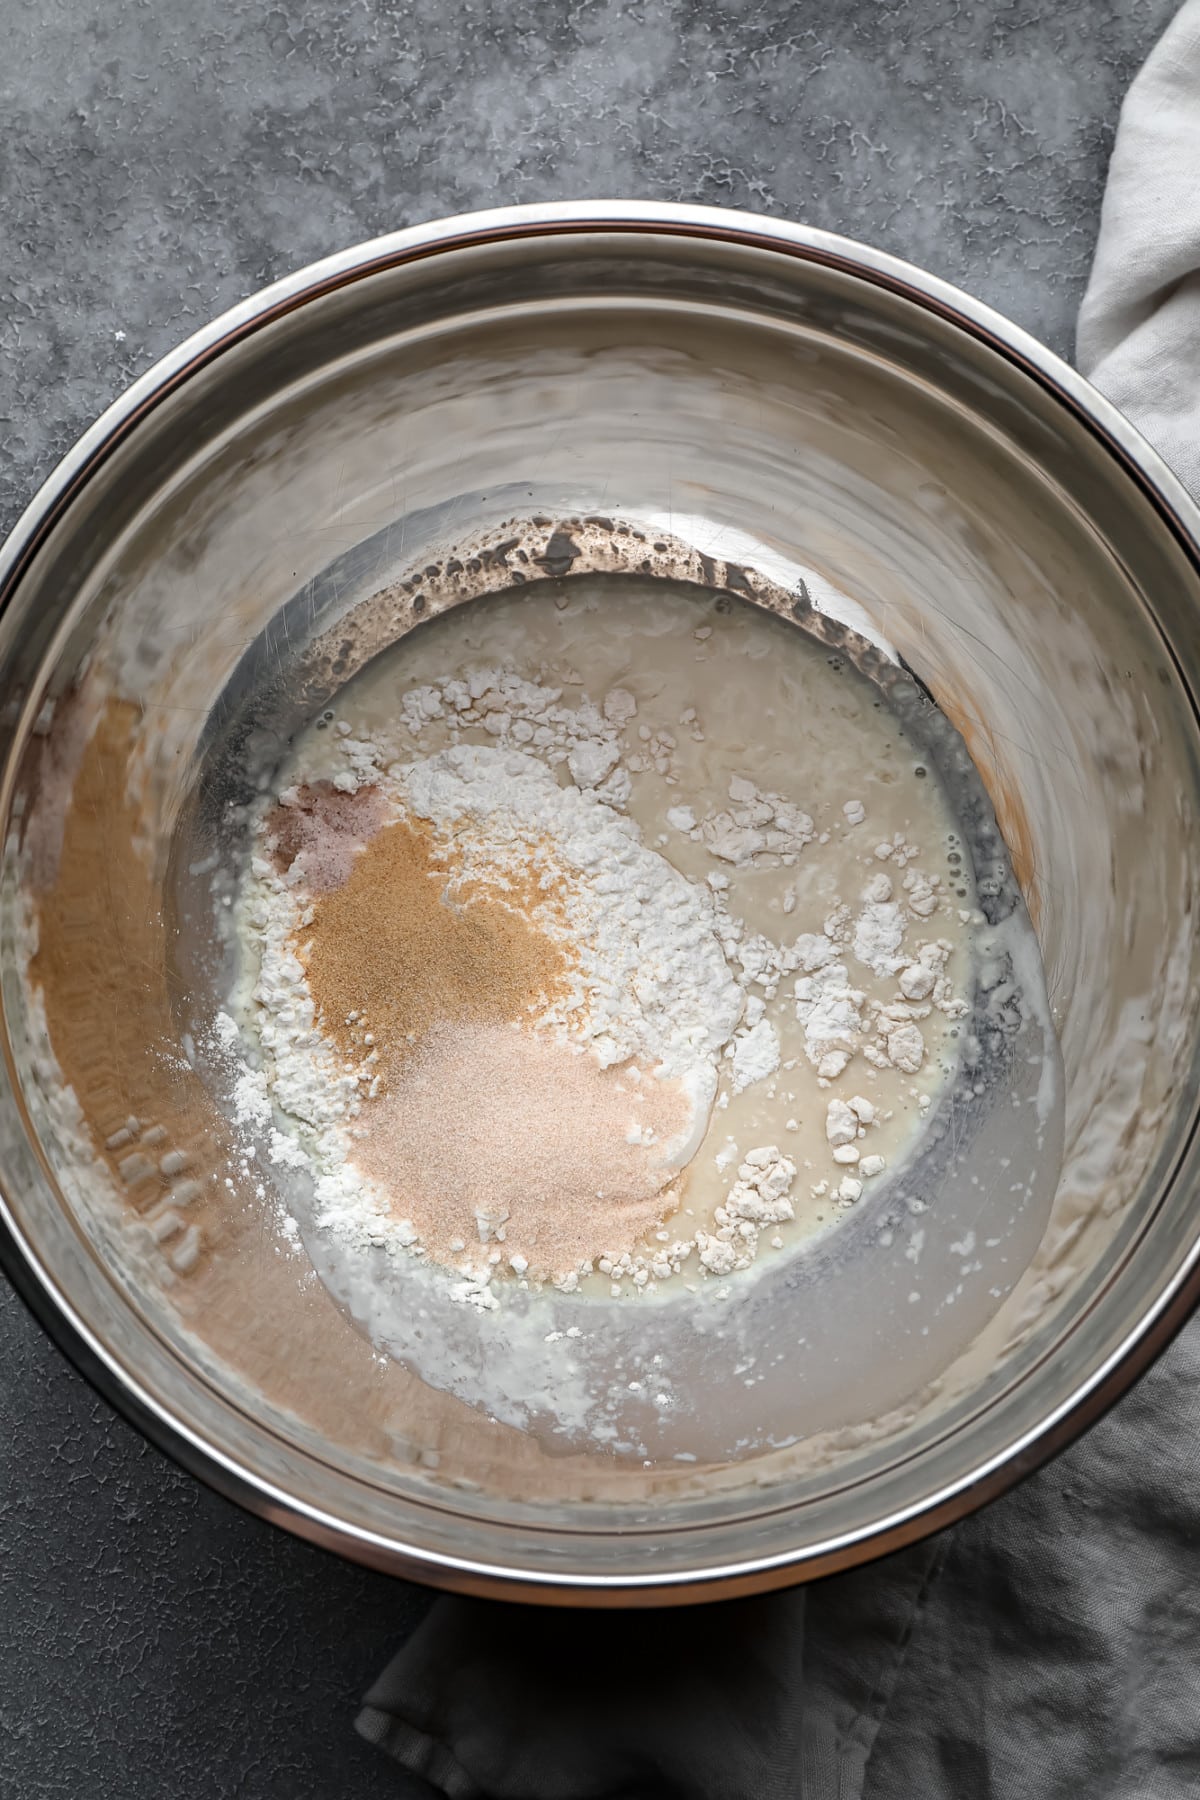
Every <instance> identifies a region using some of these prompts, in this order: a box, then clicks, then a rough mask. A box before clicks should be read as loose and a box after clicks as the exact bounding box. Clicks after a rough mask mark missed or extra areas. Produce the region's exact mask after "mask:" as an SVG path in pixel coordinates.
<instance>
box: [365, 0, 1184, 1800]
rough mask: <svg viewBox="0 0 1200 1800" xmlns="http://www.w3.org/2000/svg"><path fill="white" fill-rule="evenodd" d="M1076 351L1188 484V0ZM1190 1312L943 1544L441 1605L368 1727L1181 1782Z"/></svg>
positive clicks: (1113, 199) (773, 1768) (1163, 1788)
mask: <svg viewBox="0 0 1200 1800" xmlns="http://www.w3.org/2000/svg"><path fill="white" fill-rule="evenodd" d="M1078 356H1079V363H1080V367H1081V368H1082V370H1083V371H1084V373H1085V374H1088V375H1090V376H1091V378H1092V380H1093V381H1094V382H1095V383H1096V384H1097V386H1098V387H1100V388H1101V389H1102V390H1103V391H1104V392H1105V393H1106V394H1107V395H1108V396H1109V397H1110V398H1111V399H1112V400H1113V401H1114V402H1115V404H1116V405H1117V406H1118V407H1119V408H1121V410H1122V411H1124V412H1125V413H1127V414H1128V416H1129V417H1130V418H1131V419H1132V420H1133V421H1134V422H1135V423H1136V424H1137V425H1138V426H1139V427H1140V428H1141V430H1142V431H1143V433H1144V434H1145V435H1146V436H1147V437H1148V438H1149V439H1150V440H1151V442H1152V443H1154V444H1155V445H1156V447H1157V448H1158V449H1159V450H1160V451H1161V453H1162V454H1163V455H1164V456H1165V457H1166V459H1167V461H1168V462H1169V463H1171V464H1172V466H1173V467H1174V468H1175V470H1176V472H1177V473H1178V474H1179V476H1180V477H1181V479H1182V480H1183V481H1184V482H1185V483H1186V484H1188V485H1190V487H1191V489H1192V491H1193V493H1195V494H1196V495H1197V497H1200V0H1188V3H1187V4H1186V5H1185V6H1184V7H1183V9H1182V11H1181V12H1180V13H1179V14H1178V15H1177V17H1176V19H1175V21H1174V23H1173V24H1172V26H1171V28H1170V29H1169V31H1168V32H1167V34H1166V36H1165V37H1164V38H1163V40H1162V42H1161V43H1160V44H1159V46H1158V47H1157V48H1156V50H1155V51H1154V53H1153V55H1152V56H1151V58H1150V59H1149V61H1148V63H1147V64H1146V67H1145V68H1144V69H1143V71H1142V73H1141V74H1140V75H1139V76H1138V78H1137V80H1136V81H1135V83H1134V84H1133V87H1132V88H1131V90H1130V93H1129V96H1128V98H1127V100H1126V102H1125V106H1124V108H1123V111H1122V114H1121V121H1120V126H1119V129H1118V133H1117V141H1116V146H1115V149H1114V152H1113V158H1112V168H1111V172H1110V177H1109V185H1108V190H1107V193H1106V196H1105V201H1104V209H1103V215H1102V221H1101V231H1100V240H1099V244H1098V247H1097V251H1096V260H1095V268H1094V272H1093V275H1092V280H1091V283H1090V286H1089V288H1088V292H1087V296H1086V298H1085V300H1084V303H1083V309H1082V312H1081V315H1080V322H1079V343H1078ZM1198 1552H1200V1325H1194V1326H1192V1327H1191V1328H1190V1330H1189V1331H1188V1332H1186V1333H1185V1334H1184V1335H1183V1337H1182V1338H1181V1339H1180V1340H1179V1341H1178V1342H1177V1343H1176V1344H1175V1345H1174V1346H1173V1347H1172V1348H1171V1350H1170V1351H1169V1352H1168V1353H1167V1355H1166V1356H1164V1357H1163V1358H1162V1360H1161V1361H1160V1362H1159V1364H1158V1365H1157V1366H1156V1368H1155V1369H1153V1370H1152V1371H1151V1373H1150V1374H1149V1375H1148V1376H1147V1377H1146V1378H1145V1379H1144V1380H1143V1381H1142V1382H1141V1383H1140V1384H1139V1386H1138V1387H1137V1388H1136V1389H1135V1391H1134V1392H1133V1393H1132V1394H1131V1395H1129V1396H1128V1397H1127V1398H1126V1399H1125V1400H1124V1401H1123V1402H1122V1404H1121V1405H1120V1406H1119V1407H1117V1408H1116V1409H1115V1410H1114V1411H1113V1412H1112V1413H1111V1414H1110V1415H1109V1416H1108V1418H1106V1419H1104V1420H1103V1421H1101V1423H1100V1424H1099V1425H1098V1426H1096V1427H1095V1428H1094V1429H1093V1430H1092V1432H1091V1433H1090V1434H1089V1435H1088V1436H1087V1438H1085V1439H1084V1440H1083V1441H1082V1442H1081V1443H1079V1444H1077V1445H1076V1446H1075V1447H1074V1448H1073V1449H1071V1450H1070V1451H1068V1452H1067V1453H1066V1454H1065V1455H1064V1456H1062V1457H1060V1458H1059V1459H1058V1461H1057V1462H1055V1463H1054V1464H1053V1465H1052V1466H1051V1467H1049V1468H1048V1469H1045V1470H1043V1471H1042V1472H1041V1473H1040V1474H1038V1475H1036V1476H1034V1477H1033V1478H1032V1479H1031V1480H1029V1481H1028V1482H1026V1483H1025V1484H1024V1486H1023V1487H1021V1488H1020V1489H1018V1490H1017V1491H1016V1492H1014V1493H1012V1494H1010V1495H1008V1496H1007V1497H1006V1498H1005V1499H1003V1500H1001V1501H999V1502H997V1504H995V1505H994V1506H992V1507H990V1508H989V1509H988V1510H987V1511H986V1512H985V1513H982V1514H980V1515H979V1516H977V1517H976V1518H973V1519H970V1520H968V1521H966V1523H964V1524H963V1525H960V1526H958V1527H956V1528H955V1530H954V1531H952V1532H950V1533H947V1534H944V1535H943V1537H941V1538H940V1539H938V1540H935V1541H933V1542H930V1543H926V1544H919V1545H916V1546H914V1547H912V1548H911V1549H908V1550H905V1551H902V1552H900V1553H899V1554H898V1555H896V1556H893V1557H889V1558H887V1559H885V1560H884V1561H881V1562H878V1563H875V1564H873V1565H872V1566H870V1567H868V1568H864V1569H859V1570H856V1571H854V1572H853V1573H851V1574H849V1575H842V1576H836V1577H834V1578H832V1579H830V1580H828V1581H824V1582H818V1583H815V1584H813V1585H812V1586H811V1587H809V1588H807V1589H797V1590H793V1591H791V1592H787V1593H782V1594H774V1595H768V1596H765V1597H762V1598H759V1599H755V1600H746V1601H736V1602H730V1603H729V1604H726V1605H714V1606H707V1607H702V1608H694V1609H693V1608H688V1609H685V1610H679V1611H662V1612H626V1613H619V1614H614V1613H592V1612H578V1611H552V1612H543V1611H539V1610H536V1609H533V1608H524V1607H519V1606H509V1605H498V1604H493V1603H489V1602H485V1601H472V1600H461V1599H443V1600H439V1601H438V1602H437V1603H436V1604H435V1605H434V1607H433V1608H432V1609H431V1611H430V1612H429V1614H428V1615H427V1617H426V1620H425V1622H424V1624H422V1625H421V1626H420V1628H419V1629H418V1630H417V1632H416V1633H415V1634H414V1636H413V1637H412V1638H411V1639H410V1640H409V1642H408V1643H407V1644H406V1645H405V1647H404V1649H403V1650H401V1652H400V1653H399V1655H398V1656H397V1657H396V1658H395V1660H394V1661H393V1662H392V1664H391V1665H390V1666H389V1668H388V1669H387V1670H386V1671H385V1672H384V1674H383V1675H382V1676H381V1677H380V1679H379V1681H378V1682H377V1683H376V1684H375V1687H374V1688H373V1689H372V1690H371V1693H370V1694H369V1695H368V1697H367V1701H366V1704H365V1706H364V1708H363V1710H362V1713H361V1714H360V1717H359V1721H358V1728H359V1730H360V1731H361V1732H362V1733H363V1735H364V1736H365V1737H367V1738H369V1739H370V1740H371V1741H372V1742H374V1743H377V1744H378V1745H380V1747H381V1748H382V1749H384V1750H386V1751H388V1752H390V1754H391V1755H392V1756H394V1757H395V1758H396V1760H397V1762H398V1763H400V1764H401V1765H402V1766H403V1767H404V1768H405V1769H407V1770H408V1771H409V1772H410V1773H411V1774H413V1775H418V1776H421V1777H423V1778H424V1780H425V1781H426V1782H427V1783H428V1784H429V1786H430V1788H431V1789H432V1790H434V1791H436V1792H438V1793H442V1794H445V1795H447V1796H450V1797H451V1800H468V1797H471V1796H480V1797H483V1796H487V1797H488V1800H610V1797H611V1800H659V1797H661V1800H693V1797H694V1800H774V1797H775V1796H780V1797H782V1796H784V1795H786V1796H788V1797H789V1800H801V1797H802V1800H1075V1797H1076V1796H1078V1795H1079V1794H1083V1793H1086V1794H1087V1795H1088V1796H1089V1800H1184V1797H1185V1796H1188V1797H1191V1800H1194V1796H1195V1795H1196V1794H1197V1793H1200V1581H1197V1579H1196V1575H1197V1567H1198Z"/></svg>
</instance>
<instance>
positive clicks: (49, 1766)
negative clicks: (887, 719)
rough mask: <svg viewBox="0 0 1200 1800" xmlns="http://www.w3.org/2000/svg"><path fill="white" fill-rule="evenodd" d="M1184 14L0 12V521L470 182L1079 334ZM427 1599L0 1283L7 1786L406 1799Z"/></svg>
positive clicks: (1170, 3)
mask: <svg viewBox="0 0 1200 1800" xmlns="http://www.w3.org/2000/svg"><path fill="white" fill-rule="evenodd" d="M1173 11H1174V0H1057V3H1056V4H1055V5H1053V6H1049V7H1044V8H1042V9H1040V10H1038V9H1031V8H1029V7H1028V6H1027V5H1025V4H1023V0H982V3H979V4H968V3H967V0H909V3H904V0H896V3H892V4H888V3H887V0H792V3H791V4H788V3H787V0H762V3H761V4H755V3H754V0H739V4H737V5H735V6H729V5H727V4H718V0H704V3H700V4H696V3H689V0H640V3H635V4H628V3H627V0H610V3H607V4H606V3H601V4H597V5H595V6H591V7H588V8H586V9H578V10H568V9H564V8H562V7H560V6H559V5H557V4H555V0H509V3H507V4H489V3H487V0H477V4H475V5H471V4H452V5H449V6H447V5H445V4H443V3H442V0H417V3H416V4H414V5H411V6H409V7H406V8H403V9H393V8H392V7H390V6H388V5H386V4H384V0H359V3H353V0H352V3H351V4H348V5H346V6H344V7H343V6H339V7H336V8H335V7H330V6H328V5H326V4H322V3H321V0H298V3H297V4H295V5H292V6H289V7H288V9H287V10H286V12H285V11H284V10H283V9H282V8H277V7H276V8H267V9H261V10H254V9H250V10H242V11H241V12H238V13H235V12H231V11H230V10H229V9H228V8H225V7H222V6H220V5H218V4H216V3H215V0H191V3H190V4H188V5H186V6H185V5H184V4H182V0H161V3H160V4H157V5H155V6H153V7H150V6H147V5H145V4H140V3H139V0H100V4H98V5H92V6H87V5H85V4H83V0H64V3H63V4H61V5H58V6H56V7H55V8H53V9H50V10H46V9H34V8H29V7H26V6H24V5H21V4H19V3H18V0H0V31H2V34H3V42H4V45H5V56H4V59H3V60H4V67H3V71H2V72H0V110H2V113H3V117H4V120H5V127H6V129H5V133H4V142H3V152H2V154H0V419H2V421H3V430H2V431H0V525H3V526H4V527H7V526H8V525H9V524H11V522H12V521H13V519H14V518H15V517H16V515H17V513H18V511H19V510H20V507H21V506H22V505H23V503H24V501H25V500H26V499H27V498H28V497H29V495H30V494H31V493H32V491H33V489H34V488H35V486H36V485H37V483H38V482H39V481H40V480H41V478H42V477H43V476H44V475H45V474H46V473H47V472H48V471H49V469H50V468H51V467H52V465H53V463H54V461H55V459H56V458H57V457H58V456H59V455H60V454H61V453H62V452H63V451H64V450H65V449H66V447H67V446H68V445H69V443H70V442H71V441H72V440H73V438H74V437H75V436H76V435H77V434H78V432H79V431H80V430H81V429H82V427H83V426H84V425H86V424H87V423H88V422H89V421H90V419H91V418H92V417H93V416H94V415H95V414H96V412H98V411H99V410H100V409H101V407H103V405H104V404H105V403H106V402H107V401H108V400H109V399H111V398H112V397H113V396H114V395H115V394H116V393H117V392H119V391H120V389H121V388H122V387H123V386H124V384H125V383H126V382H127V381H128V380H129V379H130V378H131V377H132V376H133V375H135V374H137V373H139V372H140V371H141V370H142V369H144V368H145V367H147V366H148V364H149V363H150V362H152V361H153V360H154V358H155V357H156V356H158V355H160V354H161V353H162V352H163V351H164V350H166V349H167V348H168V347H169V346H170V345H171V344H173V343H175V342H176V341H178V340H179V339H180V338H181V337H183V336H184V335H186V333H187V332H188V331H190V330H191V329H193V328H194V326H195V325H197V324H198V323H200V322H201V321H202V320H203V319H205V318H207V317H209V316H211V315H212V314H213V313H215V312H218V311H219V310H221V309H222V308H224V307H226V306H228V305H230V304H231V303H233V302H234V301H236V300H238V299H239V298H241V297H243V296H244V295H246V294H247V293H250V292H252V291H253V290H254V289H255V288H257V287H259V286H261V285H262V284H263V283H264V282H266V281H269V280H271V279H272V278H274V277H275V276H277V275H279V274H282V273H283V272H285V271H286V270H288V269H291V268H294V267H296V266H298V265H299V264H302V263H304V262H307V261H310V260H311V259H313V258H314V257H317V256H319V255H321V254H323V253H325V252H326V251H329V250H332V249H335V248H337V247H340V246H342V245H344V244H347V243H350V242H353V241H355V240H356V239H359V238H364V237H368V236H370V235H372V234H374V233H376V232H379V231H383V230H387V229H391V228H393V227H396V226H399V225H402V224H405V223H409V222H412V221H414V220H418V219H421V218H427V217H432V216H435V215H437V214H440V213H446V212H453V211H461V210H466V209H468V208H472V207H478V206H487V205H496V204H502V203H506V202H510V201H527V200H546V199H552V198H564V197H572V196H588V195H602V194H629V195H635V196H639V197H644V198H659V199H671V200H693V201H701V202H708V203H716V204H728V205H733V206H743V207H747V208H750V209H752V210H759V211H764V212H770V213H778V214H783V215H788V216H792V217H797V218H802V219H805V220H807V221H808V222H809V223H812V224H816V225H822V226H827V227H830V228H832V229H834V230H837V231H842V232H846V233H848V234H849V235H851V236H856V237H861V238H863V239H866V240H867V241H869V242H873V243H876V244H878V245H880V246H882V247H884V248H886V249H889V250H893V251H896V252H898V253H900V254H902V255H905V256H908V257H911V258H912V259H913V260H915V261H917V262H920V263H923V264H924V265H925V266H926V267H928V268H930V269H932V270H933V271H934V272H936V273H937V274H939V275H943V276H946V277H948V278H949V279H951V280H953V281H956V282H959V283H961V284H962V285H963V286H965V287H967V288H969V289H970V290H971V291H972V292H974V293H975V294H977V295H979V296H980V297H981V298H983V299H985V300H987V301H990V302H991V303H992V304H994V305H996V306H998V307H1000V308H1001V309H1002V310H1004V311H1006V312H1008V313H1009V314H1010V315H1011V316H1013V317H1014V318H1016V319H1017V320H1018V321H1019V322H1020V323H1021V324H1023V325H1025V326H1027V327H1028V328H1029V329H1031V330H1032V331H1034V332H1035V333H1037V334H1038V335H1039V336H1041V337H1042V338H1043V339H1044V340H1045V341H1046V342H1048V343H1049V344H1050V345H1051V346H1052V347H1053V348H1054V349H1056V350H1058V351H1060V352H1063V353H1066V354H1069V353H1070V349H1071V343H1072V330H1073V320H1074V314H1075V310H1076V307H1077V305H1078V301H1079V296H1080V294H1081V292H1082V287H1083V282H1084V280H1085V277H1086V272H1087V266H1088V261H1089V258H1090V254H1091V247H1092V243H1093V240H1094V236H1095V230H1096V223H1097V217H1098V211H1099V204H1100V194H1101V189H1102V183H1103V175H1104V166H1105V162H1106V158H1107V154H1108V150H1109V147H1110V144H1111V138H1112V131H1113V127H1114V124H1115V120H1116V114H1117V109H1118V106H1119V103H1120V97H1121V94H1122V92H1123V90H1124V88H1125V87H1126V85H1127V84H1128V81H1129V78H1130V76H1131V75H1132V73H1133V71H1134V69H1135V68H1136V67H1137V65H1138V63H1139V62H1140V61H1141V59H1142V58H1143V57H1144V55H1145V54H1146V51H1147V50H1148V48H1149V46H1150V44H1151V43H1152V42H1153V40H1154V38H1155V36H1156V35H1157V34H1158V32H1159V31H1160V30H1161V29H1162V27H1163V25H1164V24H1165V22H1166V20H1167V19H1168V18H1169V17H1170V15H1171V13H1172V12H1173ZM425 1604H426V1601H425V1597H424V1596H423V1595H422V1594H420V1593H419V1592H418V1591H417V1590H415V1589H412V1588H407V1587H404V1586H403V1585H401V1584H398V1583H395V1582H392V1581H390V1580H388V1579H387V1578H385V1577H381V1576H375V1575H371V1574H368V1573H366V1572H364V1571H360V1570H356V1569H353V1568H350V1567H349V1566H346V1565H343V1564H340V1563H338V1562H336V1561H334V1560H333V1559H331V1558H329V1557H327V1556H325V1555H323V1554H322V1553H321V1552H319V1551H316V1550H313V1549H310V1548H308V1547H307V1546H305V1545H303V1544H301V1543H299V1542H296V1541H294V1540H292V1539H289V1538H286V1537H284V1536H282V1535H281V1534H279V1533H277V1532H274V1531H272V1530H271V1529H270V1528H269V1527H267V1526H265V1525H262V1524H260V1523H259V1522H257V1521H256V1520H253V1519H250V1518H248V1517H245V1516H243V1515H242V1514H241V1513H239V1512H237V1511H236V1510H235V1509H234V1508H232V1507H231V1506H229V1505H228V1504H226V1503H225V1502H223V1501H220V1500H218V1499H217V1498H216V1497H215V1496H213V1495H211V1494H209V1493H208V1492H207V1491H205V1490H202V1489H201V1488H199V1487H198V1486H197V1485H196V1484H195V1483H194V1482H193V1481H191V1480H190V1479H189V1478H187V1477H184V1476H183V1475H181V1474H180V1473H178V1472H177V1471H176V1470H175V1469H174V1468H173V1467H172V1466H171V1465H169V1464H168V1463H167V1462H166V1461H165V1460H164V1459H163V1458H162V1457H161V1456H159V1455H158V1454H157V1453H156V1452H153V1451H151V1450H149V1449H147V1448H146V1447H145V1446H144V1445H143V1444H142V1443H141V1442H140V1441H139V1439H138V1438H137V1437H136V1435H135V1434H134V1433H133V1432H132V1431H131V1430H130V1429H129V1428H128V1427H127V1426H126V1425H124V1424H123V1423H122V1422H121V1421H120V1420H118V1419H116V1418H115V1417H114V1416H113V1414H112V1413H111V1412H110V1411H109V1409H108V1408H107V1407H106V1406H104V1405H103V1404H102V1403H100V1402H99V1401H98V1400H96V1399H95V1398H94V1397H93V1396H92V1394H91V1392H90V1391H89V1390H88V1389H87V1388H86V1386H85V1385H84V1384H83V1383H82V1382H81V1381H80V1380H79V1378H78V1377H77V1376H76V1375H75V1374H74V1373H73V1371H71V1370H70V1369H69V1368H68V1367H67V1366H66V1364H65V1363H64V1362H63V1361H62V1359H61V1358H60V1357H59V1356H58V1354H57V1352H55V1351H54V1350H53V1349H52V1348H51V1346H50V1345H49V1343H48V1342H47V1341H46V1340H45V1339H44V1338H43V1337H42V1336H41V1334H40V1333H39V1331H38V1330H37V1329H36V1327H35V1326H34V1325H33V1324H32V1323H31V1321H30V1320H29V1319H28V1318H27V1317H26V1315H25V1314H24V1312H23V1311H22V1309H21V1307H20V1305H19V1303H18V1302H17V1301H16V1300H15V1299H14V1298H13V1296H12V1295H11V1294H10V1293H9V1292H8V1291H7V1289H3V1290H0V1795H4V1796H8V1795H10V1794H11V1795H13V1796H18V1795H19V1796H21V1797H22V1800H26V1797H29V1800H33V1797H35V1796H41V1795H48V1796H49V1795H64V1796H71V1797H73V1796H77V1795H82V1794H87V1795H89V1796H93V1797H95V1800H105V1797H107V1796H110V1795H111V1796H114V1797H119V1800H151V1797H152V1796H153V1797H154V1800H158V1797H160V1796H162V1795H164V1794H170V1795H172V1796H173V1800H191V1797H192V1796H195V1797H196V1800H201V1797H202V1796H203V1797H204V1800H208V1797H209V1796H211V1795H213V1794H221V1795H222V1796H229V1797H232V1796H240V1795H245V1796H254V1797H255V1800H260V1797H261V1800H275V1797H278V1800H310V1797H311V1800H316V1797H318V1796H321V1797H322V1800H324V1797H326V1796H329V1797H331V1796H333V1795H334V1794H336V1795H337V1796H338V1800H360V1797H361V1800H368V1797H371V1796H382V1795H384V1794H395V1793H396V1792H397V1791H398V1783H397V1777H396V1775H395V1773H394V1771H393V1770H392V1769H391V1768H390V1767H389V1765H387V1764H386V1763H384V1762H383V1760H382V1759H381V1758H379V1757H378V1754H377V1753H376V1752H373V1751H370V1750H368V1749H367V1748H366V1747H365V1746H362V1745H360V1744H359V1743H358V1741H357V1740H356V1739H355V1737H354V1735H353V1733H352V1730H351V1720H352V1717H353V1712H354V1708H355V1705H356V1702H357V1698H358V1696H359V1694H360V1693H361V1691H362V1689H363V1688H364V1686H365V1685H366V1684H367V1682H368V1681H369V1679H370V1677H371V1676H372V1675H373V1674H374V1672H375V1671H376V1669H377V1667H378V1665H380V1664H381V1663H382V1662H383V1661H384V1660H385V1658H386V1656H387V1655H388V1653H389V1652H390V1650H391V1649H392V1648H393V1647H394V1646H395V1644H396V1643H397V1642H398V1641H399V1640H400V1639H401V1638H402V1637H403V1636H404V1634H405V1633H406V1632H407V1631H408V1630H410V1629H411V1627H412V1625H413V1624H414V1622H415V1621H416V1619H417V1618H418V1617H419V1616H420V1613H421V1611H422V1609H423V1607H424V1605H425ZM399 1791H412V1790H406V1789H404V1788H403V1787H401V1788H400V1790H399Z"/></svg>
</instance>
